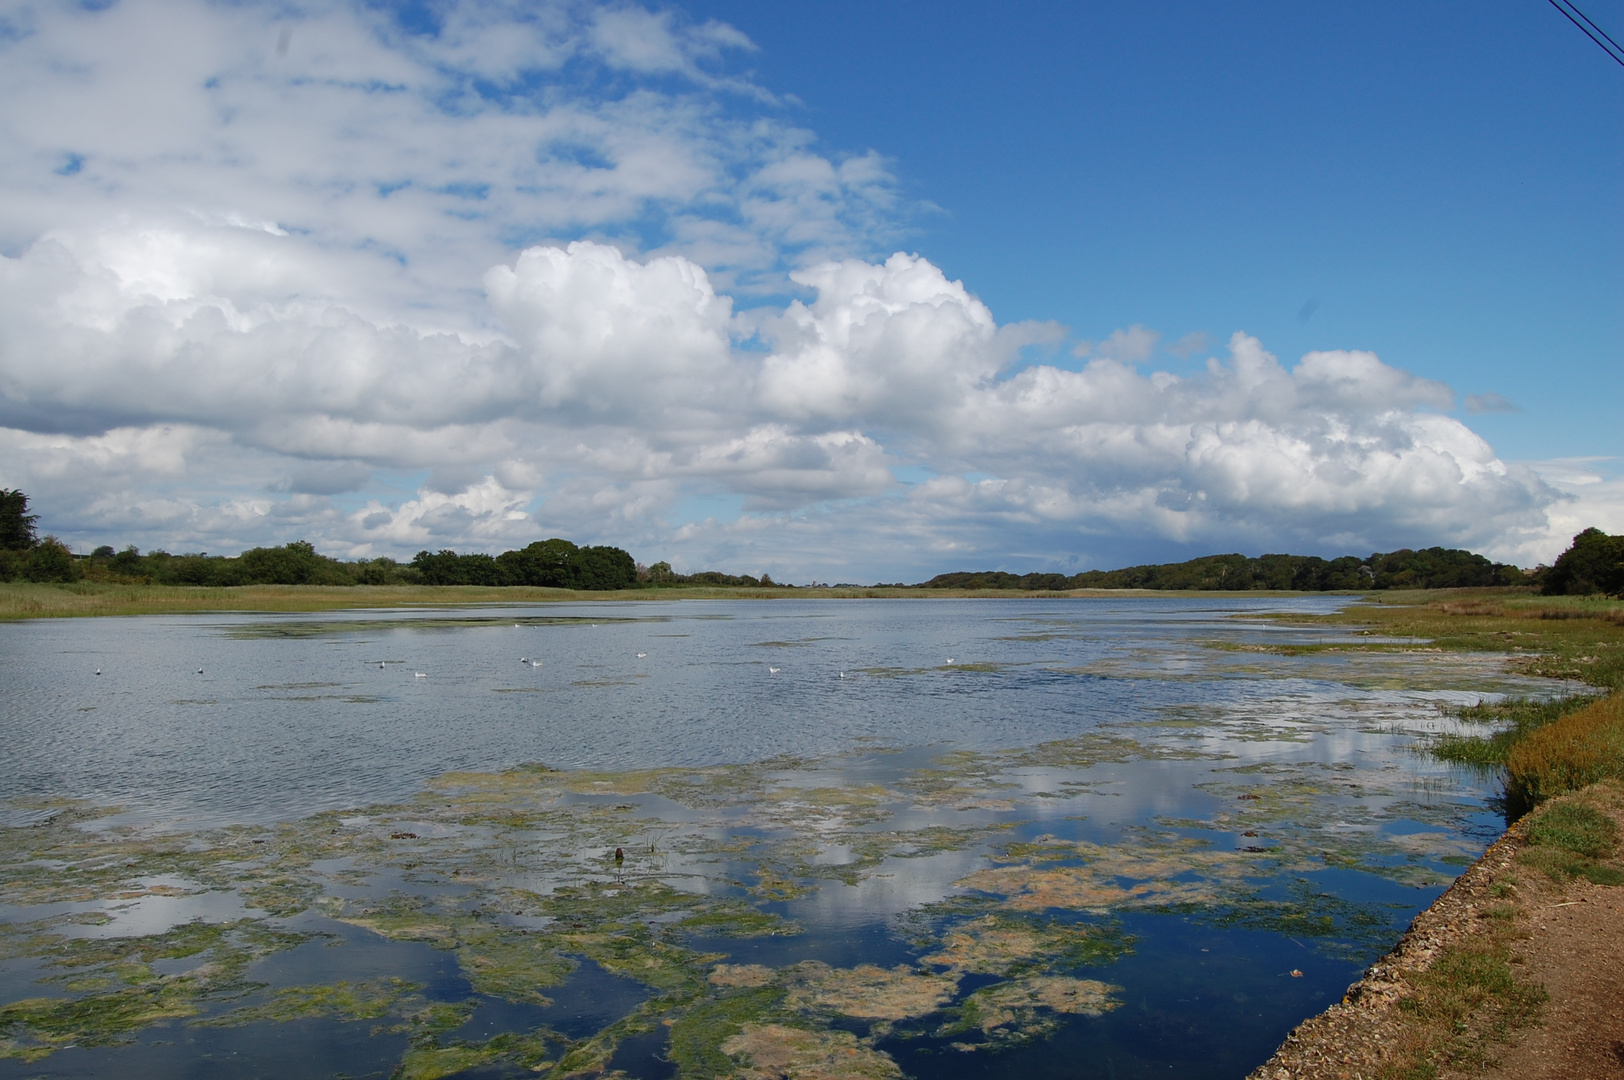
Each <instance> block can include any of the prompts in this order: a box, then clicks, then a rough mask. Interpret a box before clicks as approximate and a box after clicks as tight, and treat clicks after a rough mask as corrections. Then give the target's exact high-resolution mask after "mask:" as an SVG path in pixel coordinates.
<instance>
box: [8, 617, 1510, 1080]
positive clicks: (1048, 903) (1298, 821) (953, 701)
mask: <svg viewBox="0 0 1624 1080" xmlns="http://www.w3.org/2000/svg"><path fill="white" fill-rule="evenodd" d="M1343 602H1345V601H1344V600H1342V599H1340V598H1312V599H1296V600H1280V599H1274V598H1271V599H1262V600H1246V599H1242V600H1235V599H1230V598H1221V599H1189V598H1182V597H1181V598H1157V599H1143V598H1133V599H1124V600H1092V599H1090V600H1031V601H1013V600H1011V601H1006V600H975V601H955V600H919V601H913V600H876V601H853V600H842V601H816V600H806V601H800V600H797V601H781V602H780V601H770V602H769V601H763V602H704V601H690V602H643V603H633V604H582V605H547V606H537V607H523V608H490V607H487V608H478V609H464V610H459V611H433V612H422V611H392V612H351V613H344V614H338V615H329V614H322V615H317V616H312V615H289V616H265V615H247V614H245V615H238V616H220V615H204V616H188V617H143V618H131V619H99V620H72V621H69V620H63V621H58V622H38V623H29V624H10V625H6V626H0V680H3V684H4V685H5V687H6V693H5V697H4V701H3V703H0V710H3V713H0V716H3V720H0V722H3V725H4V728H3V730H4V732H5V737H6V745H7V748H8V753H7V764H8V768H7V769H6V770H5V774H4V776H0V796H3V797H4V799H5V810H6V813H7V818H6V820H7V823H8V824H9V825H10V827H9V828H6V829H4V830H3V833H0V838H3V843H4V844H5V847H6V849H7V850H6V851H4V852H0V859H3V861H4V865H5V869H3V870H0V887H3V893H0V901H3V906H0V918H3V919H4V920H5V922H4V926H3V930H4V936H3V938H0V943H3V945H0V947H3V950H4V951H3V952H0V1003H3V1004H0V1008H3V1009H4V1012H3V1013H0V1019H3V1021H4V1023H5V1028H4V1030H3V1031H0V1037H3V1038H5V1039H6V1040H7V1041H6V1042H5V1043H4V1049H3V1053H4V1057H3V1058H0V1076H19V1077H20V1076H91V1075H106V1074H108V1073H112V1072H116V1073H119V1074H121V1075H135V1076H140V1075H152V1076H160V1075H164V1076H168V1075H185V1074H188V1073H191V1072H197V1073H199V1074H204V1073H206V1074H209V1075H219V1076H258V1075H275V1076H328V1075H336V1074H343V1075H347V1076H368V1075H372V1076H389V1075H391V1074H396V1075H402V1076H412V1077H433V1076H451V1075H466V1076H508V1075H538V1074H545V1075H553V1076H562V1075H567V1074H572V1073H591V1072H602V1071H608V1072H613V1071H616V1070H622V1071H624V1072H625V1073H626V1074H628V1075H631V1076H640V1077H648V1078H654V1077H662V1076H679V1075H680V1076H683V1077H698V1076H717V1075H740V1076H746V1077H757V1076H760V1077H767V1076H778V1075H790V1076H806V1077H813V1076H817V1077H859V1076H862V1077H891V1076H899V1075H908V1076H915V1077H921V1078H923V1077H944V1078H945V1077H958V1076H967V1075H976V1076H981V1075H1002V1076H1010V1077H1015V1076H1022V1077H1025V1076H1044V1075H1050V1074H1053V1075H1062V1074H1064V1075H1067V1076H1074V1075H1078V1074H1079V1073H1081V1074H1083V1075H1090V1074H1091V1073H1097V1074H1098V1075H1101V1076H1113V1077H1135V1076H1169V1075H1176V1076H1181V1077H1184V1076H1188V1077H1215V1078H1216V1077H1239V1076H1242V1075H1244V1074H1245V1073H1246V1072H1248V1071H1249V1070H1250V1069H1251V1068H1252V1067H1253V1066H1255V1065H1256V1064H1257V1063H1258V1062H1260V1061H1261V1060H1263V1059H1264V1058H1265V1057H1266V1056H1267V1054H1268V1053H1269V1051H1270V1050H1272V1048H1273V1047H1274V1045H1275V1044H1276V1043H1277V1042H1278V1041H1279V1039H1280V1038H1281V1037H1282V1036H1283V1035H1284V1033H1285V1032H1286V1031H1287V1030H1289V1029H1290V1028H1291V1027H1292V1026H1293V1025H1294V1024H1295V1023H1296V1022H1297V1021H1299V1020H1301V1019H1302V1018H1303V1017H1305V1016H1307V1015H1309V1014H1311V1013H1314V1012H1317V1011H1318V1010H1320V1009H1321V1008H1323V1007H1324V1006H1325V1005H1327V1004H1329V1003H1331V1002H1332V1001H1334V1000H1336V999H1337V998H1338V997H1339V996H1340V994H1341V992H1342V990H1343V988H1344V987H1345V986H1346V985H1347V984H1348V983H1349V982H1351V981H1352V980H1353V979H1354V978H1355V977H1356V976H1357V974H1358V971H1359V970H1360V969H1361V968H1362V967H1363V966H1364V965H1365V964H1366V963H1368V962H1369V961H1370V960H1371V959H1373V958H1374V957H1375V956H1376V955H1379V954H1380V953H1381V952H1382V951H1384V950H1385V949H1386V948H1387V947H1388V946H1389V945H1390V944H1391V943H1392V942H1393V941H1394V940H1395V939H1396V938H1397V936H1398V934H1399V933H1400V932H1401V931H1402V929H1403V927H1404V926H1405V925H1406V924H1407V923H1408V921H1409V919H1410V918H1411V917H1413V915H1414V913H1415V912H1416V911H1417V910H1419V909H1420V908H1421V907H1423V906H1425V905H1426V904H1427V903H1429V902H1430V901H1431V900H1432V898H1433V897H1434V896H1436V895H1437V893H1438V892H1439V891H1440V890H1441V889H1442V888H1443V887H1444V886H1445V885H1446V884H1447V883H1448V881H1449V880H1451V879H1452V877H1453V876H1454V875H1455V874H1456V873H1458V872H1459V871H1460V869H1461V868H1462V867H1463V866H1464V865H1465V864H1467V863H1468V862H1469V861H1470V860H1471V859H1472V858H1475V856H1476V854H1477V853H1478V852H1480V851H1481V849H1482V847H1483V846H1484V845H1485V844H1486V843H1488V842H1489V841H1490V840H1491V839H1492V838H1493V837H1494V836H1495V835H1497V833H1498V821H1497V819H1496V817H1495V816H1494V815H1493V813H1492V812H1491V811H1490V810H1489V808H1488V806H1487V805H1486V800H1487V797H1488V796H1489V795H1490V794H1491V793H1490V792H1489V791H1488V790H1486V789H1485V787H1484V785H1483V783H1482V781H1480V780H1477V779H1474V778H1473V777H1471V776H1470V775H1467V774H1463V773H1459V772H1455V771H1451V770H1448V769H1446V768H1444V767H1442V766H1440V765H1438V764H1436V763H1434V762H1431V761H1430V760H1429V759H1427V758H1426V757H1425V756H1424V755H1421V754H1419V753H1417V751H1416V745H1417V742H1418V739H1422V738H1424V737H1426V735H1428V734H1429V733H1431V732H1434V731H1438V730H1442V729H1444V728H1446V727H1448V726H1449V725H1450V721H1448V720H1447V719H1446V718H1445V717H1444V716H1443V715H1442V713H1441V711H1440V706H1447V705H1448V704H1451V703H1459V702H1470V701H1475V700H1477V699H1478V698H1479V697H1480V696H1483V695H1485V694H1493V693H1500V692H1507V691H1519V692H1529V691H1530V690H1532V691H1534V692H1539V691H1540V690H1541V688H1540V687H1539V686H1538V685H1537V684H1533V683H1529V682H1528V681H1526V680H1521V679H1519V678H1517V677H1515V676H1511V675H1508V674H1507V673H1505V672H1504V671H1503V670H1502V668H1501V666H1500V663H1499V660H1498V658H1495V657H1484V656H1450V655H1446V654H1442V653H1437V652H1430V651H1425V650H1414V651H1392V650H1377V651H1368V650H1364V649H1361V648H1358V647H1357V646H1358V645H1359V644H1361V642H1360V641H1359V640H1358V639H1352V640H1350V639H1347V638H1342V637H1338V636H1336V635H1337V634H1342V633H1345V631H1336V632H1334V633H1333V632H1328V631H1325V630H1321V629H1313V628H1309V629H1305V628H1302V627H1290V626H1286V625H1282V624H1281V623H1279V622H1276V621H1273V620H1270V619H1267V618H1263V617H1260V616H1265V615H1268V614H1269V613H1275V612H1281V611H1288V612H1289V611H1297V612H1305V613H1306V612H1315V611H1324V610H1328V609H1329V608H1330V607H1332V606H1334V605H1336V604H1340V603H1343ZM1337 641H1346V642H1347V643H1348V644H1349V645H1350V646H1355V647H1351V648H1349V649H1348V650H1347V651H1331V652H1310V653H1307V654H1305V655H1289V654H1288V653H1286V652H1282V651H1280V647H1282V646H1291V645H1303V644H1308V645H1315V644H1325V643H1334V642H1337ZM521 657H522V658H523V663H521ZM98 669H99V670H100V672H101V674H99V675H98V674H96V672H97V670H98ZM199 669H201V671H199ZM419 673H421V675H419ZM617 848H618V849H620V851H621V857H620V858H619V859H616V858H615V854H614V853H615V851H616V849H617Z"/></svg>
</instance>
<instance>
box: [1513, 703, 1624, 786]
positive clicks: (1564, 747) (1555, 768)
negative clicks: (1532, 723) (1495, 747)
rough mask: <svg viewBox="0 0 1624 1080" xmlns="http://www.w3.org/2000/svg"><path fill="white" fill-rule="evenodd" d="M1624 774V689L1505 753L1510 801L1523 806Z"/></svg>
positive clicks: (1540, 731) (1525, 739)
mask: <svg viewBox="0 0 1624 1080" xmlns="http://www.w3.org/2000/svg"><path fill="white" fill-rule="evenodd" d="M1616 776H1624V691H1621V692H1618V693H1614V694H1611V695H1609V696H1608V697H1605V698H1601V699H1600V700H1598V701H1595V702H1592V703H1591V704H1589V705H1587V706H1585V707H1584V708H1582V709H1580V710H1578V711H1577V712H1571V713H1569V714H1568V715H1566V716H1564V717H1562V718H1561V719H1560V720H1557V721H1556V722H1555V723H1551V724H1547V725H1545V726H1544V727H1542V728H1539V729H1537V730H1535V731H1533V732H1532V733H1530V734H1529V735H1528V736H1527V737H1526V738H1524V739H1523V740H1522V741H1521V742H1518V743H1517V744H1516V745H1515V746H1513V747H1512V748H1511V752H1510V753H1509V754H1507V755H1506V793H1507V797H1508V799H1510V800H1512V801H1514V802H1518V803H1520V804H1521V805H1522V806H1524V807H1529V806H1534V805H1536V804H1538V803H1540V802H1543V801H1544V800H1546V799H1548V798H1551V797H1552V796H1555V795H1561V794H1563V793H1564V792H1569V791H1578V790H1579V789H1580V788H1583V787H1587V786H1589V785H1590V784H1593V783H1595V782H1596V781H1598V780H1602V779H1604V778H1606V777H1616Z"/></svg>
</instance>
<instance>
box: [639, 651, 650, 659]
mask: <svg viewBox="0 0 1624 1080" xmlns="http://www.w3.org/2000/svg"><path fill="white" fill-rule="evenodd" d="M647 655H648V653H646V652H640V653H638V654H637V658H638V659H639V660H641V659H643V657H645V656H647Z"/></svg>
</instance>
